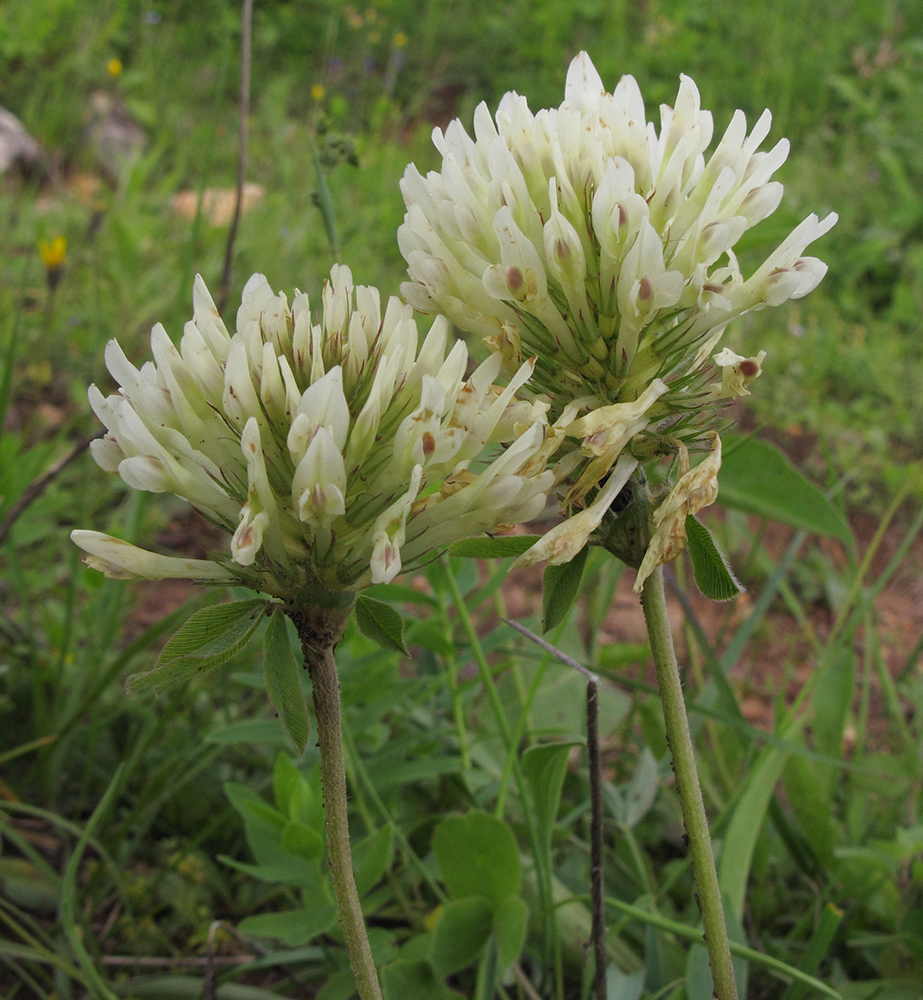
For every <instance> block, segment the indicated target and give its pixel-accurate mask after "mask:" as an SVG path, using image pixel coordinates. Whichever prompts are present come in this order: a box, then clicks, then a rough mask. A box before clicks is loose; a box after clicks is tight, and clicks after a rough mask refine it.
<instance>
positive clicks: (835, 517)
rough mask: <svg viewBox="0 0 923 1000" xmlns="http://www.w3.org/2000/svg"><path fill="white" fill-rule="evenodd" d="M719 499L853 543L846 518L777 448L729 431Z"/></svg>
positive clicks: (725, 446)
mask: <svg viewBox="0 0 923 1000" xmlns="http://www.w3.org/2000/svg"><path fill="white" fill-rule="evenodd" d="M719 486H720V489H719V493H718V503H720V504H723V505H724V506H725V507H736V508H737V509H739V510H743V511H746V512H747V513H750V514H758V515H759V516H760V517H765V518H768V519H769V520H771V521H780V522H781V523H782V524H790V525H791V526H792V527H793V528H799V529H801V530H802V531H810V532H813V533H814V534H816V535H829V536H830V537H832V538H838V539H839V540H840V541H842V542H844V543H845V544H846V545H848V546H849V547H850V548H852V547H853V546H854V544H855V543H854V541H853V536H852V531H851V530H850V527H849V523H848V522H847V521H846V518H845V517H843V515H842V514H841V513H840V512H839V511H838V510H837V509H836V508H835V507H834V506H833V505H832V504H831V503H830V501H829V500H828V499H827V498H826V497H825V496H824V494H823V493H822V492H821V491H820V490H819V489H818V488H817V487H816V486H815V485H814V484H813V483H812V482H810V481H809V480H808V479H806V478H805V476H803V475H802V473H801V472H799V471H798V469H796V468H795V466H794V465H792V463H791V462H790V461H789V460H788V459H787V458H786V457H785V455H783V454H782V452H780V451H779V449H778V448H776V447H775V446H774V445H771V444H769V442H767V441H761V440H759V439H758V438H753V437H749V438H741V437H736V436H734V437H732V436H730V435H726V436H725V438H724V459H723V461H722V463H721V476H720V478H719Z"/></svg>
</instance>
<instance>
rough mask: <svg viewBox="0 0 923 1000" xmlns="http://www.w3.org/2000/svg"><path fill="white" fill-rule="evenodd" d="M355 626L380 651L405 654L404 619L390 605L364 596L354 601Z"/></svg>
mask: <svg viewBox="0 0 923 1000" xmlns="http://www.w3.org/2000/svg"><path fill="white" fill-rule="evenodd" d="M356 624H357V625H358V626H359V631H360V632H361V633H362V634H363V635H364V636H365V637H366V639H371V640H372V642H377V643H378V645H379V646H381V648H382V649H387V650H390V651H391V652H395V653H404V654H405V655H406V654H407V647H406V646H405V645H404V618H403V616H402V615H401V613H400V612H399V611H395V610H394V608H392V607H391V605H390V604H385V602H384V601H376V600H375V599H374V598H373V597H366V596H365V595H364V594H363V595H362V596H360V597H359V598H358V599H357V600H356Z"/></svg>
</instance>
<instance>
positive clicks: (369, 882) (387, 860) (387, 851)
mask: <svg viewBox="0 0 923 1000" xmlns="http://www.w3.org/2000/svg"><path fill="white" fill-rule="evenodd" d="M393 850H394V842H393V839H392V837H391V828H390V827H388V826H383V827H382V828H381V829H380V830H376V831H375V832H374V833H370V834H369V835H368V836H367V837H365V838H364V839H363V840H360V841H359V843H358V844H354V845H353V851H352V854H353V873H354V875H355V878H356V891H357V892H358V893H359V895H360V896H364V895H365V894H366V893H367V892H369V891H370V890H371V889H372V888H373V887H374V886H375V884H376V883H377V882H380V881H381V879H382V876H383V875H384V874H385V870H386V869H387V867H388V865H389V864H391V855H392V853H393Z"/></svg>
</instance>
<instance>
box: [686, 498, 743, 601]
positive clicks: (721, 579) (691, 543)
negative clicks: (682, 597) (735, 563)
mask: <svg viewBox="0 0 923 1000" xmlns="http://www.w3.org/2000/svg"><path fill="white" fill-rule="evenodd" d="M686 546H687V548H688V550H689V555H690V557H691V559H692V570H693V573H694V574H695V582H696V585H697V586H698V588H699V590H701V591H702V593H703V594H704V595H705V596H706V597H710V598H711V599H712V600H713V601H729V600H730V599H731V598H732V597H736V596H737V595H738V594H742V593H743V592H744V588H743V587H741V585H740V584H739V583H738V582H737V580H736V578H735V577H734V574H733V573H732V572H731V570H730V567H729V566H728V564H727V560H726V559H725V557H724V554H723V553H722V552H721V550H720V549H719V548H718V546H717V545H715V541H714V539H713V538H712V537H711V532H710V531H709V530H708V528H706V527H705V525H704V524H702V523H701V522H700V521H697V520H696V519H695V518H694V517H693V516H692V515H691V514H690V515H689V516H688V517H687V518H686Z"/></svg>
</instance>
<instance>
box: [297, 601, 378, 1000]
mask: <svg viewBox="0 0 923 1000" xmlns="http://www.w3.org/2000/svg"><path fill="white" fill-rule="evenodd" d="M350 611H351V607H348V608H345V609H343V608H324V609H314V608H312V609H302V610H299V611H296V612H293V613H291V618H292V620H293V621H294V623H295V628H296V629H297V631H298V635H299V638H300V639H301V648H302V650H303V652H304V662H305V666H306V667H307V669H308V671H309V673H310V675H311V684H312V687H313V695H314V711H315V715H316V717H317V745H318V747H319V748H320V770H321V786H322V788H323V793H324V828H325V831H326V835H327V858H328V860H329V863H330V877H331V880H332V882H333V893H334V896H335V898H336V904H337V912H338V914H339V919H340V926H341V927H342V928H343V936H344V938H345V939H346V949H347V951H348V952H349V961H350V965H351V966H352V970H353V975H354V976H355V979H356V986H357V988H358V990H359V996H360V997H361V998H362V1000H382V993H381V986H380V985H379V982H378V973H377V972H376V971H375V963H374V961H373V960H372V951H371V948H370V947H369V939H368V934H367V933H366V930H365V922H364V920H363V918H362V906H361V904H360V902H359V893H358V892H357V891H356V882H355V878H354V876H353V865H352V854H351V851H350V847H349V819H348V813H347V799H346V767H345V763H344V759H343V730H342V722H341V718H340V681H339V678H338V676H337V669H336V660H335V658H334V649H335V648H336V644H337V643H338V642H339V640H340V638H341V637H342V635H343V632H344V630H345V628H346V623H347V621H348V620H349V615H350Z"/></svg>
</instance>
